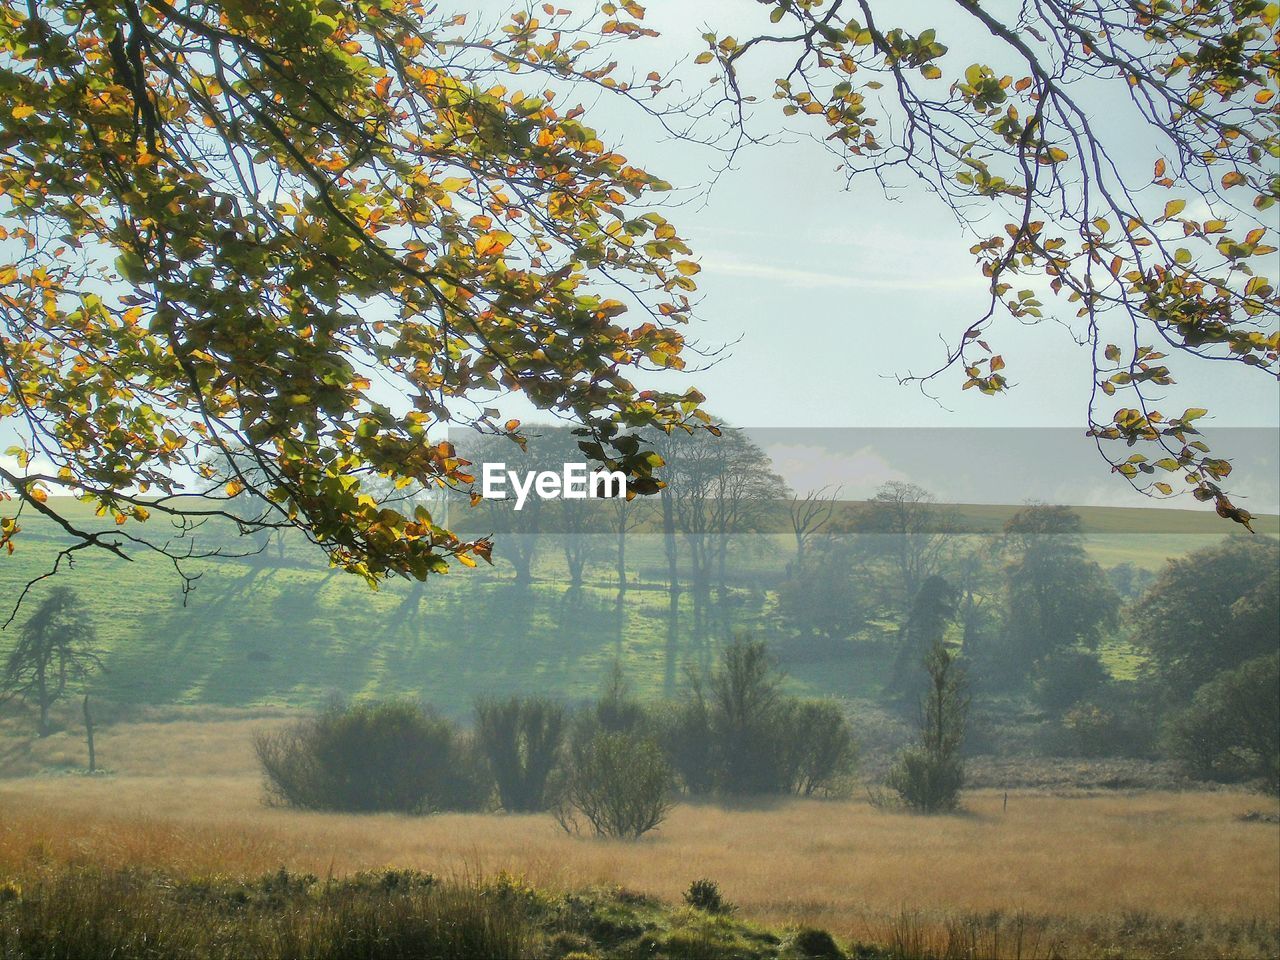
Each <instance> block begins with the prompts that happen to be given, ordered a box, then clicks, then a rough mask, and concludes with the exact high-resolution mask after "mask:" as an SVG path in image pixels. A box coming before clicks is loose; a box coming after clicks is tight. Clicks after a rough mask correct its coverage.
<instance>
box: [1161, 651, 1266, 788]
mask: <svg viewBox="0 0 1280 960" xmlns="http://www.w3.org/2000/svg"><path fill="white" fill-rule="evenodd" d="M1166 746H1167V749H1168V752H1169V753H1170V755H1171V756H1172V757H1173V758H1174V759H1175V760H1177V761H1179V762H1180V763H1181V765H1182V766H1183V767H1184V768H1185V769H1186V770H1187V771H1188V772H1190V773H1191V774H1193V775H1194V776H1197V777H1201V778H1204V779H1207V780H1222V781H1232V780H1246V779H1260V780H1261V781H1262V782H1263V784H1264V785H1265V786H1266V788H1267V789H1268V790H1269V791H1270V792H1272V793H1280V653H1275V654H1271V655H1270V656H1264V657H1257V658H1256V659H1253V660H1249V661H1247V662H1245V663H1243V664H1241V665H1240V666H1239V667H1237V668H1236V669H1234V670H1228V671H1225V672H1223V673H1222V674H1220V675H1219V676H1218V677H1217V679H1214V680H1211V681H1209V682H1208V683H1206V684H1205V685H1204V686H1202V687H1201V688H1200V689H1199V690H1197V691H1196V694H1195V697H1194V698H1193V700H1192V703H1191V706H1190V707H1189V708H1188V709H1187V710H1185V711H1183V712H1182V713H1180V714H1179V715H1177V716H1176V717H1175V718H1174V719H1173V720H1172V721H1171V722H1170V724H1169V728H1168V731H1167V734H1166Z"/></svg>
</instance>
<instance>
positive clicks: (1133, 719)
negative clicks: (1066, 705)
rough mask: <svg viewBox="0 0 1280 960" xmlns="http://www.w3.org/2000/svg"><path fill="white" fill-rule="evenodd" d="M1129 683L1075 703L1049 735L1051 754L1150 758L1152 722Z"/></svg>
mask: <svg viewBox="0 0 1280 960" xmlns="http://www.w3.org/2000/svg"><path fill="white" fill-rule="evenodd" d="M1148 709H1149V708H1148V707H1147V705H1145V704H1144V703H1143V701H1142V698H1141V693H1140V691H1139V689H1138V688H1137V687H1136V685H1135V684H1133V683H1132V682H1127V681H1126V682H1115V681H1113V682H1111V683H1108V684H1106V685H1105V686H1103V687H1100V688H1099V689H1098V691H1097V693H1096V694H1095V696H1093V697H1090V698H1089V699H1087V700H1083V701H1081V702H1080V703H1077V704H1076V705H1075V706H1073V707H1072V708H1071V709H1069V710H1068V711H1067V712H1066V713H1065V714H1063V716H1062V720H1061V721H1060V722H1059V723H1058V724H1057V725H1056V726H1055V727H1054V728H1053V729H1052V732H1051V734H1050V742H1049V748H1050V751H1051V752H1053V753H1057V754H1063V755H1066V756H1075V757H1149V756H1151V755H1152V747H1153V743H1154V735H1153V732H1152V728H1153V723H1152V720H1151V717H1150V715H1149V713H1148Z"/></svg>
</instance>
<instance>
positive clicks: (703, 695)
mask: <svg viewBox="0 0 1280 960" xmlns="http://www.w3.org/2000/svg"><path fill="white" fill-rule="evenodd" d="M781 679H782V678H781V675H780V674H779V673H778V671H777V669H776V667H775V665H774V664H773V662H772V660H771V659H770V658H769V656H768V654H767V652H766V650H765V647H764V645H763V644H761V643H757V642H749V641H739V642H735V643H733V644H731V645H730V646H728V647H727V648H726V650H725V651H724V654H723V657H722V659H721V661H720V662H719V664H718V665H717V666H716V667H715V668H714V669H712V670H710V671H707V672H706V673H691V676H690V684H689V692H688V694H687V696H686V697H685V698H684V699H682V700H681V701H679V702H677V703H674V704H672V703H662V704H646V703H643V702H641V701H639V700H637V699H636V698H635V697H633V696H632V695H631V693H630V691H629V689H628V686H627V684H626V683H625V682H624V680H623V677H622V675H621V672H620V671H619V670H617V669H615V670H614V672H613V674H612V675H611V678H610V680H609V682H608V683H607V684H606V686H605V689H604V690H603V692H602V694H601V696H600V697H599V698H598V699H597V700H595V701H594V702H592V703H591V704H589V705H587V706H585V707H583V708H581V709H578V710H570V709H569V708H568V707H566V706H565V705H564V704H562V703H559V702H556V701H552V700H549V699H546V698H539V697H531V698H520V697H511V698H507V699H503V700H482V701H480V702H478V703H477V704H476V709H475V722H474V725H473V728H472V730H471V731H463V730H461V729H460V728H458V727H457V726H456V725H455V724H453V723H451V722H449V721H447V720H444V719H442V718H440V717H439V716H437V715H435V714H434V713H432V712H431V711H429V710H427V709H424V708H423V707H421V706H419V705H416V704H411V703H405V702H391V703H381V704H357V705H346V704H342V703H339V702H335V703H332V704H331V705H330V706H329V707H327V708H326V709H325V710H323V711H322V712H321V713H320V714H318V715H317V716H315V717H312V718H309V719H307V720H304V721H302V722H301V723H298V724H295V725H293V726H291V727H289V728H286V729H284V730H281V731H277V732H272V733H267V734H263V735H261V736H259V737H258V738H257V741H256V748H257V753H258V757H259V760H260V761H261V763H262V767H263V770H264V772H265V774H266V777H267V786H268V793H269V796H270V798H271V799H272V800H274V801H275V802H279V803H283V804H287V805H290V806H295V807H300V808H306V809H334V810H349V811H366V812H367V811H372V810H400V811H406V812H426V811H432V810H448V809H482V808H489V807H498V808H501V809H502V810H505V811H507V812H511V813H525V812H533V811H546V810H550V811H552V812H554V813H555V815H556V816H557V817H558V818H559V820H560V822H561V823H562V825H563V826H564V827H565V829H566V830H569V831H572V832H577V831H580V830H582V829H584V828H587V829H590V830H591V831H592V832H594V833H596V834H598V835H607V836H625V837H635V836H640V835H642V834H643V833H645V832H647V831H648V830H651V829H652V828H653V827H655V826H657V824H658V823H660V822H661V820H662V818H663V816H664V815H665V812H666V810H667V808H668V806H669V805H670V802H671V801H672V799H673V797H674V795H675V793H676V791H683V792H684V793H686V794H688V795H693V796H718V797H743V796H755V795H765V794H793V795H801V796H813V795H817V794H822V793H825V792H829V791H831V790H833V789H835V788H836V787H837V785H838V783H839V782H840V781H841V779H842V778H843V777H845V776H846V775H847V774H849V773H850V772H851V771H852V768H853V765H854V762H855V759H856V749H855V744H854V740H853V733H852V730H851V728H850V726H849V723H848V721H847V720H846V718H845V717H844V714H843V713H842V711H841V710H840V709H839V708H838V707H837V706H836V705H835V704H833V703H831V702H829V701H814V700H802V699H798V698H795V697H791V696H787V695H785V694H783V693H782V692H781V690H780V683H781Z"/></svg>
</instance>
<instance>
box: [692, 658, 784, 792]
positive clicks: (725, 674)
mask: <svg viewBox="0 0 1280 960" xmlns="http://www.w3.org/2000/svg"><path fill="white" fill-rule="evenodd" d="M780 681H781V676H780V675H779V673H778V671H777V668H776V666H775V665H774V663H773V661H772V660H771V659H770V657H769V653H768V649H767V648H766V647H765V645H764V643H762V642H760V641H756V640H743V639H739V640H735V641H734V642H733V643H731V644H730V645H729V646H728V647H726V648H725V650H724V653H723V655H722V656H721V660H720V668H719V669H718V670H716V671H715V672H714V673H712V674H711V677H710V679H709V683H708V688H709V694H710V696H709V700H710V707H711V710H710V716H709V719H710V724H711V736H712V745H713V748H714V762H715V766H716V769H717V773H718V774H719V779H720V783H719V786H720V789H721V790H722V791H723V792H725V793H728V794H737V795H745V794H761V793H781V792H783V791H784V790H785V789H786V784H785V782H784V777H785V775H784V771H783V769H782V762H781V761H782V758H781V757H780V756H779V751H778V749H777V746H778V741H779V739H780V738H779V736H778V735H779V733H780V731H779V729H778V727H779V724H778V720H779V718H780V715H781V714H780V707H781V704H780V700H781V696H780V694H779V692H778V686H779V683H780Z"/></svg>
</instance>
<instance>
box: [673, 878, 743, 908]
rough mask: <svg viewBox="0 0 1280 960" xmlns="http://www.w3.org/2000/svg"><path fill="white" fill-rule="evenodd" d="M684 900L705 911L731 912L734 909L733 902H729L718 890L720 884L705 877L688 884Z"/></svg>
mask: <svg viewBox="0 0 1280 960" xmlns="http://www.w3.org/2000/svg"><path fill="white" fill-rule="evenodd" d="M684 902H685V903H687V904H688V905H689V906H691V907H693V908H694V909H695V910H705V911H706V912H707V913H733V911H734V906H733V904H731V903H729V901H727V900H726V899H725V898H724V894H722V893H721V892H720V884H718V883H716V882H715V881H714V880H708V879H706V878H705V877H704V878H702V879H700V880H695V881H693V883H691V884H689V889H688V890H686V891H685V892H684Z"/></svg>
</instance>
